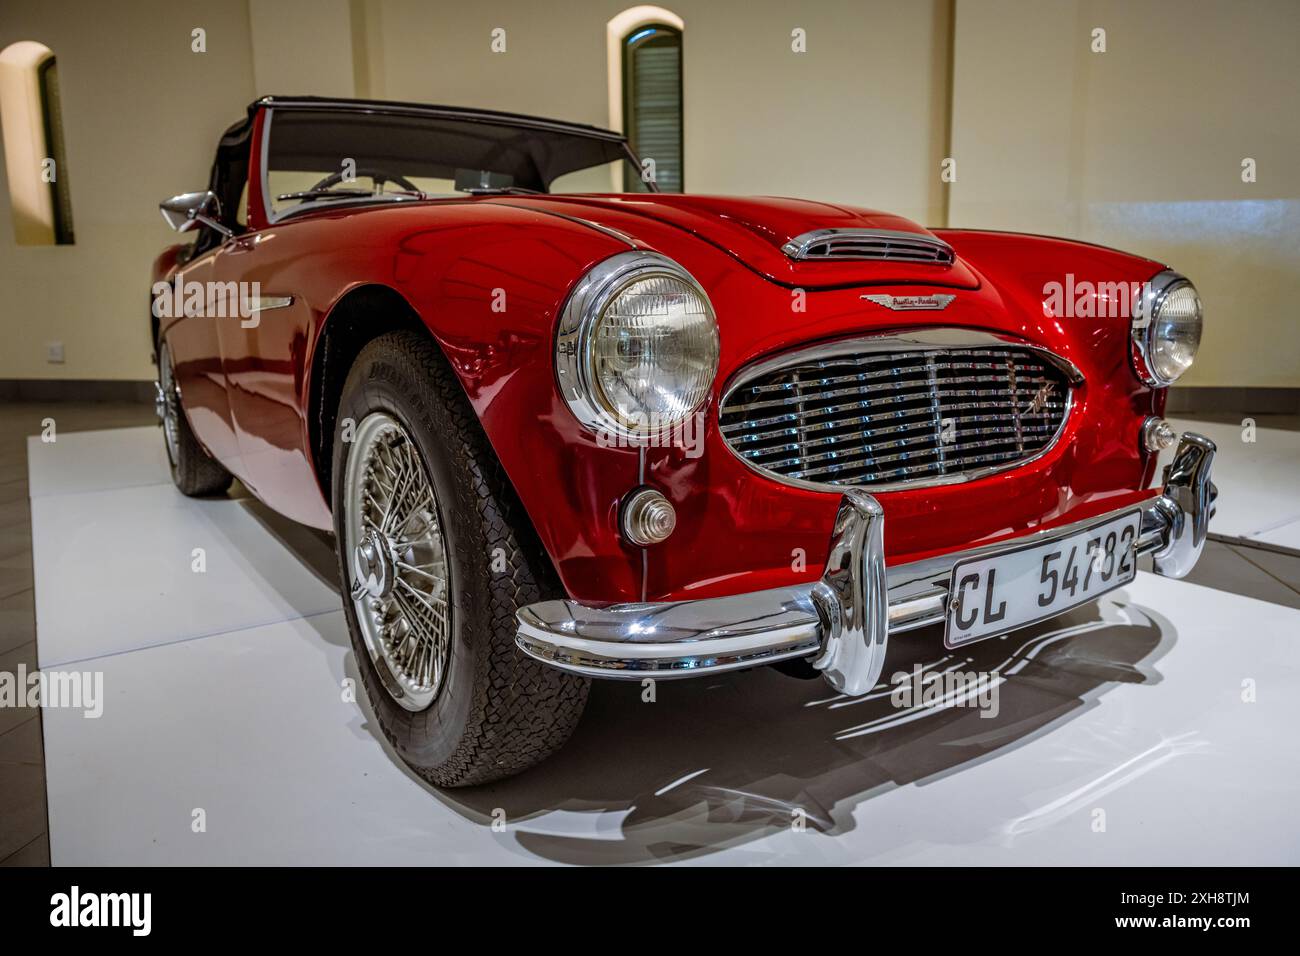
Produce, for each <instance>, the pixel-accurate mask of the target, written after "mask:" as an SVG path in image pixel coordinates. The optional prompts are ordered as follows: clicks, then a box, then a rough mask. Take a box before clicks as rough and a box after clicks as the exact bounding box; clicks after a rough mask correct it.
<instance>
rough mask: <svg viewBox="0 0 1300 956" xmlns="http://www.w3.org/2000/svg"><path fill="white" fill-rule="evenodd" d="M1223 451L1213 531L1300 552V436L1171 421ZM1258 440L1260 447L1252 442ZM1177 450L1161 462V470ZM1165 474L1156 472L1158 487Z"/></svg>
mask: <svg viewBox="0 0 1300 956" xmlns="http://www.w3.org/2000/svg"><path fill="white" fill-rule="evenodd" d="M1169 421H1170V424H1172V425H1173V426H1174V427H1175V428H1176V429H1178V431H1180V432H1183V431H1194V432H1200V433H1201V434H1202V435H1204V436H1205V437H1206V438H1209V439H1211V440H1212V441H1213V442H1214V443H1215V445H1217V446H1218V449H1219V453H1218V455H1217V456H1216V458H1215V462H1214V483H1215V484H1216V485H1217V486H1218V488H1219V491H1220V492H1222V494H1221V495H1220V496H1219V503H1218V509H1217V511H1216V512H1215V515H1214V521H1213V522H1212V523H1211V525H1210V527H1211V529H1212V530H1213V532H1214V533H1215V534H1216V535H1227V536H1230V537H1234V538H1243V539H1245V540H1246V541H1258V542H1262V543H1265V544H1273V545H1281V546H1283V547H1287V548H1293V549H1295V550H1300V481H1298V480H1297V476H1300V432H1296V431H1286V430H1283V429H1280V428H1255V429H1254V431H1253V433H1252V432H1250V431H1248V430H1247V429H1246V428H1245V427H1244V426H1242V425H1221V424H1218V423H1216V422H1196V421H1191V420H1188V419H1178V418H1171V419H1170V420H1169ZM1248 437H1253V438H1254V441H1246V440H1245V439H1246V438H1248ZM1172 458H1173V449H1169V450H1168V451H1166V452H1165V453H1164V454H1162V455H1161V456H1160V468H1163V467H1164V465H1165V464H1167V463H1168V462H1169V460H1170V459H1172ZM1159 475H1160V471H1159V470H1157V472H1156V476H1157V477H1156V481H1157V482H1158V481H1159V480H1160V479H1159Z"/></svg>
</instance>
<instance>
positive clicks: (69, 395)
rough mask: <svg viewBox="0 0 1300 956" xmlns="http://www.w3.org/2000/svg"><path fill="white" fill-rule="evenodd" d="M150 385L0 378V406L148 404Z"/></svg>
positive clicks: (97, 380)
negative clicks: (78, 403) (109, 403)
mask: <svg viewBox="0 0 1300 956" xmlns="http://www.w3.org/2000/svg"><path fill="white" fill-rule="evenodd" d="M153 396H154V388H153V382H137V381H131V380H129V379H95V378H0V402H129V403H137V402H141V403H145V404H148V403H151V402H152V401H153Z"/></svg>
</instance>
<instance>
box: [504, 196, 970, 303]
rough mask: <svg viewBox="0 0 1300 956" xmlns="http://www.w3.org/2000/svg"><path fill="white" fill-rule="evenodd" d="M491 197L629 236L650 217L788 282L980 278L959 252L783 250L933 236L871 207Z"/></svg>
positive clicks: (767, 199)
mask: <svg viewBox="0 0 1300 956" xmlns="http://www.w3.org/2000/svg"><path fill="white" fill-rule="evenodd" d="M492 201H494V202H504V203H508V204H509V205H514V206H524V205H527V206H528V207H529V208H535V209H539V210H546V211H551V212H554V213H557V214H559V215H564V216H571V217H577V218H581V219H586V220H588V221H591V222H594V223H597V224H598V225H601V226H605V227H607V228H612V229H617V230H620V231H622V232H625V233H627V234H629V235H631V236H632V237H633V238H635V237H636V232H637V230H636V223H637V219H638V218H641V219H653V220H656V221H657V222H660V223H666V224H668V225H670V226H674V227H676V228H678V229H681V230H683V231H685V232H688V233H690V234H691V235H693V236H695V237H696V238H698V239H700V240H702V241H704V242H708V243H710V244H712V245H714V246H716V247H718V248H719V249H722V250H723V251H724V252H726V253H727V254H728V255H730V256H732V257H733V258H735V259H736V260H737V261H738V262H740V263H741V264H743V265H745V266H746V267H748V268H750V269H753V270H754V271H755V272H758V273H759V274H761V275H763V276H765V277H767V278H768V279H770V280H771V281H773V282H777V283H780V284H782V285H786V286H790V287H792V288H794V287H800V288H836V287H844V286H859V285H896V284H900V283H910V284H919V285H934V286H944V287H951V288H959V289H975V288H978V287H979V284H980V282H979V278H978V277H977V276H976V275H975V274H974V272H972V270H971V269H970V268H969V267H968V266H967V265H966V263H964V262H963V261H961V259H960V258H958V259H957V260H956V261H955V262H953V264H952V265H936V264H928V263H909V262H893V261H877V260H834V261H822V262H805V261H797V260H794V259H791V258H790V257H789V256H787V255H786V254H785V252H784V251H782V248H781V247H782V246H783V245H784V244H785V243H786V242H788V241H789V240H790V239H793V238H794V237H796V236H799V235H802V234H803V233H806V232H811V231H813V230H816V229H884V230H891V231H894V232H910V233H916V234H917V235H921V236H926V237H929V238H934V233H932V232H930V231H929V230H928V229H926V228H925V227H924V226H921V225H918V224H917V223H915V222H912V221H911V220H910V219H905V218H903V217H902V216H895V215H892V214H890V213H885V212H879V211H877V210H873V209H859V208H854V207H851V206H841V205H837V204H832V203H824V202H814V201H810V200H804V199H783V198H776V197H771V196H759V197H736V196H694V195H691V196H686V195H679V194H667V193H624V194H583V195H573V196H558V195H556V196H538V197H526V198H525V197H520V196H510V197H501V198H500V199H496V198H494V199H493V200H492Z"/></svg>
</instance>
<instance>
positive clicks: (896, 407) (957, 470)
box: [719, 344, 1077, 488]
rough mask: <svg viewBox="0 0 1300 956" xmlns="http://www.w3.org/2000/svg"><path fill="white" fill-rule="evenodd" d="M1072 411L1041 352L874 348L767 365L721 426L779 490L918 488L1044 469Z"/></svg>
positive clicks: (737, 395) (734, 393)
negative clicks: (1027, 465) (1034, 462)
mask: <svg viewBox="0 0 1300 956" xmlns="http://www.w3.org/2000/svg"><path fill="white" fill-rule="evenodd" d="M1075 374H1076V375H1077V373H1075ZM1070 401H1071V378H1070V376H1068V375H1067V373H1066V372H1065V371H1064V370H1063V369H1062V368H1060V367H1058V366H1057V364H1056V360H1054V359H1052V358H1051V357H1050V356H1047V355H1046V354H1045V353H1044V352H1042V351H1041V350H1040V349H1036V348H1032V347H1019V346H1016V345H1005V344H998V345H997V346H995V347H946V346H944V347H930V348H922V349H916V348H910V349H909V348H906V347H900V348H897V349H896V350H889V349H882V348H880V346H879V345H878V344H876V345H873V346H871V347H868V346H864V347H863V348H862V349H861V351H855V350H853V349H852V348H843V347H842V348H840V349H838V351H837V354H834V355H832V356H824V355H820V354H816V353H815V352H814V351H813V350H810V351H809V352H807V353H795V354H793V355H791V356H789V357H788V358H787V359H784V360H780V361H775V362H773V361H768V362H765V363H763V367H762V369H761V370H760V371H759V372H758V373H757V374H755V375H753V376H752V377H750V378H748V379H745V378H742V379H741V381H740V383H739V384H738V385H737V386H734V387H733V388H732V389H731V390H729V391H728V393H727V394H726V396H725V397H724V399H723V402H722V406H721V408H720V410H719V424H720V427H721V431H722V436H723V438H724V440H725V441H726V442H727V444H728V445H729V446H730V447H731V449H732V451H734V452H735V453H736V454H737V455H738V456H739V457H740V458H741V459H742V460H744V461H745V462H747V463H748V464H749V465H750V466H751V467H753V468H755V469H756V470H758V471H761V472H764V473H766V474H769V475H771V476H772V477H774V478H777V479H780V480H786V481H790V482H792V483H796V484H803V485H807V486H812V487H828V488H833V487H843V486H846V485H852V486H857V487H865V488H872V487H875V488H879V487H880V486H882V485H888V486H895V485H897V486H901V487H911V486H916V485H923V484H927V483H930V484H933V483H948V482H951V481H961V480H966V479H968V478H971V477H977V476H979V475H982V474H987V473H991V472H994V471H1001V470H1004V469H1006V468H1008V467H1014V466H1015V465H1016V464H1019V463H1021V462H1023V461H1026V460H1028V459H1031V458H1034V457H1037V456H1038V455H1040V454H1042V452H1043V451H1045V450H1046V449H1047V448H1049V447H1051V445H1052V444H1053V442H1055V440H1056V438H1057V436H1058V435H1059V434H1060V432H1061V430H1062V428H1063V426H1064V423H1065V419H1066V417H1067V416H1068V414H1069V410H1070Z"/></svg>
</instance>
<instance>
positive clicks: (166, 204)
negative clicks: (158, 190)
mask: <svg viewBox="0 0 1300 956" xmlns="http://www.w3.org/2000/svg"><path fill="white" fill-rule="evenodd" d="M217 205H218V203H217V194H216V193H214V192H213V191H212V190H210V189H208V190H204V191H203V192H201V193H181V194H180V195H179V196H173V197H172V198H171V199H167V200H164V201H163V202H160V203H159V204H158V208H159V209H161V210H162V217H163V219H165V220H166V221H167V225H169V226H171V227H172V228H173V229H175V230H176V231H177V232H188V231H189V230H191V229H193V228H195V227H196V226H198V225H200V224H202V225H204V226H208V227H209V228H211V229H215V230H216V231H217V232H219V233H221V234H222V235H223V236H225V237H226V238H227V239H229V238H230V237H231V236H233V235H234V233H233V232H232V231H231V230H230V229H229V228H227V227H226V226H224V225H222V224H221V223H220V222H218V221H217V220H216V219H214V218H213V217H212V215H211V213H212V212H213V211H214V210H216V208H217Z"/></svg>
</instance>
